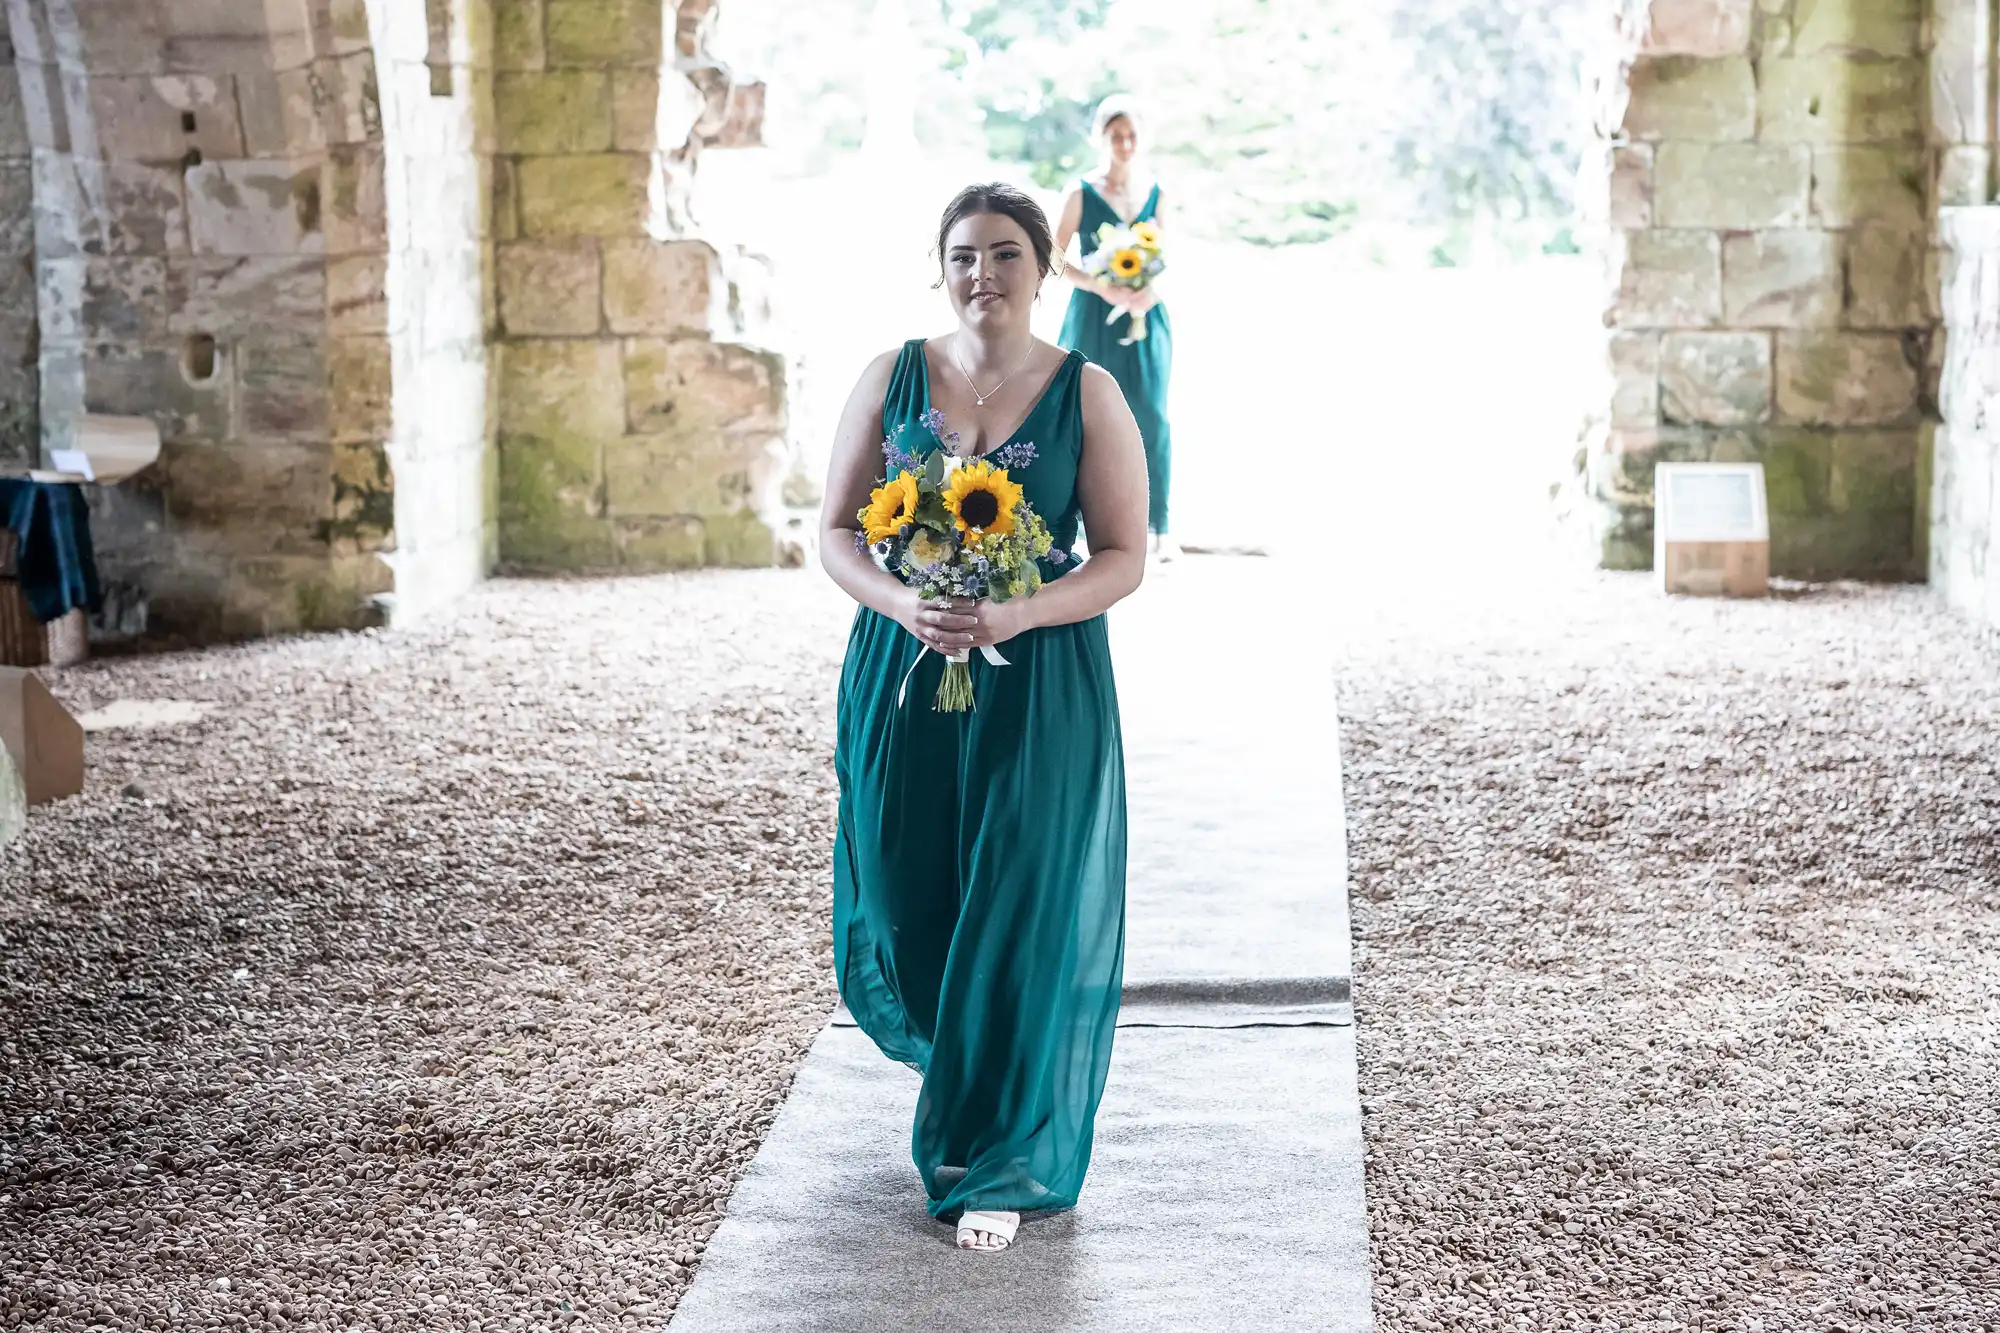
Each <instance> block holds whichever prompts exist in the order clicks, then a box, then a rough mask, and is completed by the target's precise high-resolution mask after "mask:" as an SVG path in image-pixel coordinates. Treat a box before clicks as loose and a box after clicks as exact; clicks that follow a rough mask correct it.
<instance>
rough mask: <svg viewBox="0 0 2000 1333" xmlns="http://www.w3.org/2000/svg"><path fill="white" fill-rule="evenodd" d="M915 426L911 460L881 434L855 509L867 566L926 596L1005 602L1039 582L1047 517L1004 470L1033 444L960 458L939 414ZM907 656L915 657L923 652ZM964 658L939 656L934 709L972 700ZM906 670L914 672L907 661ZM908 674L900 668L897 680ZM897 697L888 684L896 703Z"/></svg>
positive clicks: (1028, 456) (963, 706) (990, 658)
mask: <svg viewBox="0 0 2000 1333" xmlns="http://www.w3.org/2000/svg"><path fill="white" fill-rule="evenodd" d="M923 424H924V426H925V428H926V429H928V430H929V431H930V433H931V434H932V436H933V437H935V439H936V447H935V448H933V449H931V450H930V451H929V452H928V454H927V455H926V456H925V457H923V458H918V457H917V456H915V455H913V454H910V453H906V452H904V451H903V449H902V448H901V447H900V446H899V445H898V444H897V442H896V436H894V435H891V436H890V437H889V438H888V439H886V440H884V441H883V442H882V452H883V455H884V459H885V467H884V475H883V481H882V484H881V485H880V486H878V487H876V488H875V490H874V491H873V492H872V493H871V494H870V495H869V497H868V504H867V506H866V507H865V508H863V509H862V510H861V512H860V513H859V514H858V515H857V517H858V518H859V519H860V521H861V536H862V539H863V540H864V541H865V542H866V543H867V544H868V549H869V552H870V553H871V554H872V555H873V556H874V557H875V562H876V564H878V565H880V566H881V567H882V568H883V569H886V570H888V571H889V572H890V573H891V574H894V575H895V576H896V577H898V578H900V579H901V580H902V581H903V582H904V583H906V584H908V585H909V586H911V587H912V588H915V589H916V591H917V595H918V596H920V597H923V598H925V599H926V600H929V599H932V598H944V597H953V598H966V599H968V600H972V601H980V600H986V601H994V602H1005V601H1009V600H1011V599H1012V598H1015V597H1027V596H1031V595H1033V593H1034V592H1035V590H1036V589H1038V588H1040V587H1041V586H1042V571H1041V566H1040V565H1039V564H1037V563H1036V562H1037V560H1038V559H1039V558H1040V557H1042V556H1046V555H1048V553H1049V548H1050V546H1051V544H1052V543H1051V541H1050V537H1049V529H1048V525H1047V524H1045V523H1043V522H1042V519H1041V516H1040V515H1038V514H1036V513H1035V511H1034V507H1033V506H1031V505H1030V504H1029V503H1028V501H1027V499H1026V498H1025V496H1024V495H1023V493H1022V490H1021V485H1020V483H1019V482H1017V481H1014V480H1013V479H1011V478H1010V477H1009V476H1008V475H1007V473H1008V470H1009V469H1010V468H1011V469H1017V470H1018V469H1021V468H1025V467H1027V466H1028V464H1029V463H1031V462H1033V461H1034V457H1035V446H1034V445H1033V444H1031V443H1027V442H1025V441H1024V442H1022V443H1019V444H1010V445H1007V446H1006V447H1005V448H1002V449H997V450H995V451H994V452H993V453H992V455H991V456H990V457H984V458H964V457H960V456H958V455H955V454H953V453H952V452H951V445H952V444H953V442H955V441H956V440H957V439H958V435H957V433H956V432H954V433H952V434H950V435H946V434H945V433H944V414H943V413H942V412H939V411H937V410H936V409H932V410H931V411H929V412H926V413H925V414H924V416H923ZM900 429H901V428H898V433H900ZM929 651H930V649H929V648H928V647H926V648H925V649H924V652H929ZM980 653H981V655H982V656H984V657H985V658H986V660H987V662H989V663H990V664H992V665H994V666H1005V665H1007V659H1006V658H1004V657H1002V656H1001V655H1000V654H999V653H998V652H997V651H996V650H995V649H993V648H991V647H985V648H981V649H980ZM917 660H918V661H922V660H923V653H919V654H917ZM970 661H971V654H970V653H969V652H962V653H957V654H954V655H953V656H951V657H948V658H946V659H945V669H944V677H943V679H941V680H940V681H939V682H938V692H937V704H936V707H937V708H938V709H939V710H940V711H942V712H947V713H963V712H965V711H966V710H967V709H970V708H971V707H972V706H973V699H972V672H971V669H970V666H969V663H970ZM910 670H911V671H912V672H914V671H915V670H916V664H915V663H912V664H911V666H910ZM908 680H909V677H908V676H905V677H904V683H905V684H907V683H908ZM901 699H902V695H901V693H900V692H898V694H897V701H898V702H901Z"/></svg>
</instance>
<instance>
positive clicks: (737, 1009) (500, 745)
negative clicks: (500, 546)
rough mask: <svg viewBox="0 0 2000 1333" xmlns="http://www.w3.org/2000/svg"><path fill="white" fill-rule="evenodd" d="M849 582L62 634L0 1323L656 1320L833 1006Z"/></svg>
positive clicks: (7, 883) (16, 904) (3, 937)
mask: <svg viewBox="0 0 2000 1333" xmlns="http://www.w3.org/2000/svg"><path fill="white" fill-rule="evenodd" d="M848 614H849V612H848V608H846V607H844V606H842V605H841V603H840V601H839V600H838V597H837V595H835V594H831V593H830V590H829V588H828V586H827V585H826V583H825V581H824V580H823V579H819V578H816V577H808V576H805V575H802V574H785V573H776V572H773V573H756V574H748V573H746V574H737V575H726V574H725V575H709V576H703V577H698V578H661V579H646V580H621V581H612V582H555V583H528V582H500V583H495V584H491V585H489V586H487V587H486V588H484V589H482V590H481V591H480V592H478V593H477V594H476V595H475V596H474V597H473V599H472V600H471V603H470V605H469V606H468V607H467V608H466V610H465V611H464V613H463V614H461V615H460V616H458V617H457V619H456V620H455V622H454V623H453V624H451V625H450V626H449V627H447V628H444V629H441V630H437V631H433V632H425V633H400V632H382V633H371V634H365V635H336V636H326V637H319V638H307V639H292V640H286V641H278V642H269V643H262V644H252V645H248V646H242V647H236V648H228V649H220V650H213V651H208V652H202V653H196V654H180V655H171V656H163V657H154V658H140V659H128V660H122V661H105V662H98V663H93V664H91V665H89V666H87V667H84V668H81V669H77V670H72V671H68V672H64V673H61V674H59V675H57V676H56V677H54V678H53V679H54V682H55V686H56V688H57V690H58V691H59V693H60V694H61V695H62V696H63V697H64V698H65V699H66V700H67V701H68V702H69V704H70V706H71V707H72V708H73V709H74V710H75V711H77V712H83V711H85V710H88V709H94V708H98V707H101V706H103V705H106V704H109V703H111V702H112V701H114V700H116V699H120V698H128V699H155V700H157V699H177V700H193V701H198V702H205V703H209V704H211V705H213V708H212V710H211V711H210V712H209V714H208V715H207V717H206V718H204V719H203V720H202V721H201V722H199V723H197V724H192V725H183V726H177V727H167V728H161V729H157V730H149V731H148V730H124V731H110V732H104V733H98V734H95V735H93V736H92V738H91V740H90V749H89V758H90V763H91V770H90V775H89V784H88V790H87V791H86V793H85V795H84V796H83V797H82V798H80V799H76V800H72V801H68V802H65V803H63V804H61V805H58V806H54V807H49V808H47V809H46V810H45V811H41V812H37V814H36V816H35V817H34V819H33V820H32V821H31V823H30V826H29V831H28V832H27V833H26V834H25V835H24V836H23V837H22V838H21V839H20V840H19V841H18V842H16V843H15V844H14V845H12V846H10V847H9V848H7V849H6V850H5V851H4V852H0V1236H4V1237H5V1241H4V1243H0V1327H15V1326H22V1325H28V1326H34V1327H37V1328H42V1329H83V1328H87V1327H92V1326H100V1325H101V1326H103V1327H106V1328H114V1329H169V1328H172V1329H184V1328H215V1327H226V1328H249V1329H257V1328H279V1329H286V1328H291V1329H332V1328H341V1329H348V1328H354V1327H363V1328H373V1329H384V1330H386V1329H484V1330H494V1329H530V1328H533V1329H546V1328H558V1327H577V1328H620V1327H642V1326H643V1327H655V1328H657V1327H659V1326H660V1325H661V1324H663V1323H664V1322H665V1318H666V1315H667V1314H668V1313H669V1312H670V1310H671V1309H672V1306H673V1305H674V1303H675V1302H676V1301H677V1300H678V1299H679V1296H680V1293H681V1292H682V1291H683V1290H685V1288H686V1284H687V1282H688V1279H689V1275H690V1270H691V1267H692V1265H693V1263H694V1261H695V1260H696V1259H697V1257H698V1255H699V1254H700V1252H701V1249H702V1247H703V1245H704V1243H705V1241H706V1239H707V1237H708V1235H709V1233H710V1232H711V1231H712V1229H713V1228H714V1225H715V1222H716V1220H717V1217H718V1210H719V1207H720V1205H721V1202H722V1200H723V1199H725V1198H726V1197H727V1194H728V1192H729V1190H730V1188H731V1187H732V1185H733V1183H734V1181H735V1180H736V1178H737V1176H738V1175H739V1174H740V1173H741V1171H742V1169H743V1168H744V1166H745V1165H746V1164H747V1163H748V1160H749V1158H750V1155H751V1153H752V1152H753V1151H754V1150H755V1146H756V1144H757V1142H758V1140H759V1139H760V1138H761V1136H762V1132H763V1130H764V1129H765V1127H766V1126H767V1125H768V1124H769V1122H770V1119H771V1116H772V1115H773V1113H774V1111H775V1109H776V1106H777V1103H778V1102H779V1101H780V1100H781V1098H782V1097H783V1094H784V1092H785V1090H786V1088H787V1087H789V1085H790V1082H791V1078H792V1074H793V1071H794V1068H795V1067H796V1064H797V1061H798V1059H799V1057H800V1055H801V1054H802V1052H803V1050H804V1047H805V1044H806V1042H807V1041H808V1040H809V1039H810V1038H811V1036H812V1035H813V1033H814V1032H816V1031H817V1030H818V1028H819V1027H820V1026H821V1025H822V1023H823V1022H824V1021H825V1018H826V1015H827V1013H828V1012H829V1010H830V1009H831V1007H832V1004H833V994H832V987H831V982H830V965H829V964H830V949H829V943H828V937H827V928H826V901H827V888H826V883H827V876H828V867H829V864H830V860H829V857H830V838H829V828H830V826H831V819H832V783H833V778H832V773H831V765H830V763H829V755H830V753H831V727H832V702H833V699H832V696H833V686H834V680H835V676H836V674H837V670H838V662H839V655H840V651H841V646H842V642H843V638H844V626H845V621H846V617H847V615H848Z"/></svg>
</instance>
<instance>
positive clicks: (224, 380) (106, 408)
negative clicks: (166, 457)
mask: <svg viewBox="0 0 2000 1333" xmlns="http://www.w3.org/2000/svg"><path fill="white" fill-rule="evenodd" d="M233 351H234V349H233V348H222V347H218V349H217V354H218V356H219V357H221V358H224V362H223V364H222V365H220V366H218V368H217V370H216V373H215V375H214V376H213V378H211V379H210V380H208V381H207V382H206V383H204V384H201V385H192V384H189V383H188V381H187V378H186V377H185V376H184V375H183V374H182V373H181V358H180V356H179V354H178V352H169V351H164V350H158V349H150V348H149V349H145V350H141V351H137V352H134V351H129V350H126V349H121V348H116V347H111V346H94V347H88V348H85V349H83V350H82V351H80V352H79V353H77V354H76V355H75V358H74V360H75V365H76V369H77V372H78V378H77V384H78V386H79V387H80V388H81V389H82V391H83V399H84V401H83V402H77V403H75V404H74V405H73V406H74V409H75V410H81V409H82V408H83V406H84V402H88V404H89V406H90V410H91V411H93V412H105V413H110V414H112V415H114V416H140V417H151V418H152V419H153V421H154V422H155V423H156V424H157V425H158V426H159V428H160V437H161V438H162V439H165V440H221V439H225V438H227V437H228V435H229V430H230V421H229V400H230V394H229V392H228V385H229V383H230V380H231V378H232V377H231V372H230V369H229V366H228V363H227V358H228V357H229V356H230V355H232V354H233ZM49 361H50V358H49V357H48V355H47V353H46V352H45V353H44V356H43V363H42V364H43V376H42V384H43V389H44V397H43V411H44V413H45V414H46V413H50V412H52V411H55V410H58V409H57V408H56V407H55V406H54V405H52V404H51V403H50V402H49V397H48V392H47V391H48V390H49V388H50V387H51V386H52V384H57V383H60V382H61V381H62V380H63V379H65V378H66V377H65V376H63V375H62V374H60V373H59V372H58V373H57V374H55V375H51V374H50V370H51V366H50V364H49ZM69 406H70V405H67V404H65V405H63V410H68V408H69Z"/></svg>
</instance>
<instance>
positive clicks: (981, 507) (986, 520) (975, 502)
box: [944, 463, 1021, 542]
mask: <svg viewBox="0 0 2000 1333" xmlns="http://www.w3.org/2000/svg"><path fill="white" fill-rule="evenodd" d="M1020 503H1021V487H1020V485H1019V483H1017V482H1012V481H1009V480H1008V479H1007V469H1005V468H996V467H994V466H993V465H992V464H991V463H967V464H966V465H965V466H964V467H962V468H960V469H959V470H958V471H957V472H954V473H953V474H952V478H951V484H950V485H948V486H946V487H945V491H944V507H945V508H946V509H949V510H951V516H952V517H953V518H955V519H957V520H958V530H959V531H960V532H962V533H964V534H965V537H966V540H967V541H973V542H976V541H978V540H980V539H981V538H982V537H1004V536H1006V535H1007V534H1008V533H1010V532H1012V531H1013V530H1014V506H1015V505H1018V504H1020Z"/></svg>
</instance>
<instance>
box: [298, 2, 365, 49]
mask: <svg viewBox="0 0 2000 1333" xmlns="http://www.w3.org/2000/svg"><path fill="white" fill-rule="evenodd" d="M310 17H311V19H312V39H313V49H315V50H317V51H320V52H323V53H326V54H330V55H350V54H352V53H353V52H356V51H366V50H368V49H370V47H371V45H372V43H373V42H374V36H373V34H371V33H370V32H369V30H368V0H313V3H312V5H311V15H310Z"/></svg>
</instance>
